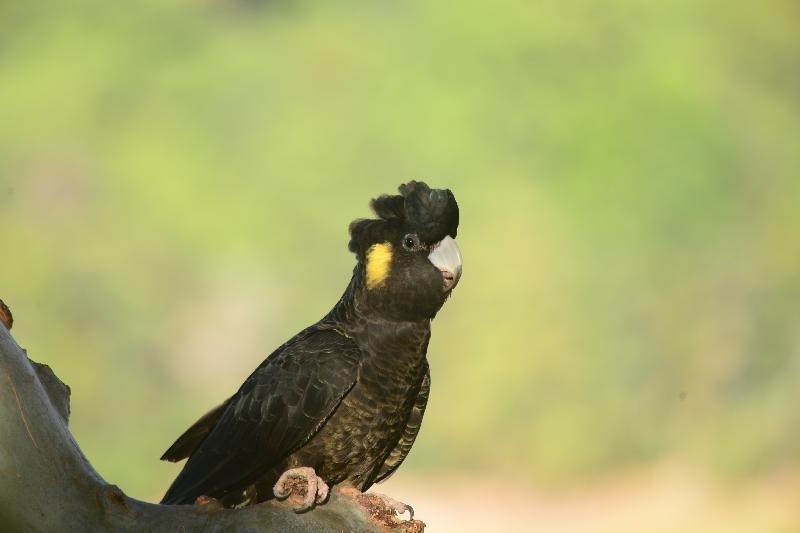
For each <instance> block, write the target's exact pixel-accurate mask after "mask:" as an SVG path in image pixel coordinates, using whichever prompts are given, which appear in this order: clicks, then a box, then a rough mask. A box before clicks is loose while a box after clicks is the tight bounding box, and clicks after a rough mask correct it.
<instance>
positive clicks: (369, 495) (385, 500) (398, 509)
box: [360, 492, 414, 521]
mask: <svg viewBox="0 0 800 533" xmlns="http://www.w3.org/2000/svg"><path fill="white" fill-rule="evenodd" d="M360 498H364V499H367V500H372V502H371V503H374V499H377V500H379V501H380V503H381V504H383V507H384V508H387V509H389V510H391V511H394V512H395V513H396V514H397V515H398V516H402V515H403V514H405V513H406V511H408V519H409V520H411V521H413V520H414V508H413V507H411V506H410V505H408V504H407V503H403V502H401V501H398V500H395V499H394V498H392V497H391V496H387V495H386V494H381V493H379V492H365V493H362V494H361V496H360Z"/></svg>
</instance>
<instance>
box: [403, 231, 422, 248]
mask: <svg viewBox="0 0 800 533" xmlns="http://www.w3.org/2000/svg"><path fill="white" fill-rule="evenodd" d="M417 246H419V238H417V236H416V235H411V234H409V235H406V236H405V237H403V248H405V249H406V250H409V251H411V250H414V249H415V248H416V247H417Z"/></svg>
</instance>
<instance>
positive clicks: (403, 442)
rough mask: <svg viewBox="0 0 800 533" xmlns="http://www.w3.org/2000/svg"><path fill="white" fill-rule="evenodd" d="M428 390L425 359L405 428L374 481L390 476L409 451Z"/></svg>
mask: <svg viewBox="0 0 800 533" xmlns="http://www.w3.org/2000/svg"><path fill="white" fill-rule="evenodd" d="M430 391H431V371H430V369H429V368H428V362H427V361H425V375H424V376H423V378H422V384H421V385H420V388H419V392H418V393H417V399H416V401H415V402H414V407H413V408H412V409H411V413H410V414H409V415H408V422H406V428H405V429H404V430H403V435H402V436H401V437H400V440H399V441H398V442H397V445H396V446H395V447H394V449H393V450H392V452H391V453H390V454H389V457H387V458H386V460H385V461H384V462H383V466H381V469H380V470H379V471H378V475H377V476H376V477H375V483H377V482H379V481H383V480H384V479H386V478H388V477H389V476H391V475H392V474H393V473H394V471H395V470H397V467H399V466H400V464H401V463H402V462H403V460H404V459H405V458H406V456H407V455H408V452H410V451H411V446H413V445H414V440H415V439H416V438H417V433H419V428H420V426H421V425H422V416H423V415H424V414H425V406H427V405H428V394H429V393H430Z"/></svg>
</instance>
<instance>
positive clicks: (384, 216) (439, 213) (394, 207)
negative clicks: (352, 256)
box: [349, 181, 458, 257]
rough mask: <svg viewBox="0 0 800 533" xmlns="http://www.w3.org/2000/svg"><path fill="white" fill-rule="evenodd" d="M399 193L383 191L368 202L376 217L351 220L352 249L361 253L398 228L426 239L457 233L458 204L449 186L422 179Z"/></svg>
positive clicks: (405, 185) (423, 239)
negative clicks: (437, 186) (436, 186)
mask: <svg viewBox="0 0 800 533" xmlns="http://www.w3.org/2000/svg"><path fill="white" fill-rule="evenodd" d="M398 191H399V192H400V194H399V195H388V194H383V195H381V196H379V197H378V198H373V199H372V201H370V203H369V205H370V207H371V208H372V210H373V211H374V212H375V214H376V215H377V216H378V217H379V218H377V219H363V218H362V219H358V220H354V221H353V222H352V223H351V224H350V244H349V248H350V251H351V252H353V253H356V254H359V256H362V257H363V255H364V254H365V253H366V251H367V249H368V248H369V247H370V246H372V245H373V244H375V243H378V242H384V241H386V240H388V239H389V238H390V237H391V236H392V235H393V234H395V233H397V232H399V231H407V232H413V233H416V234H417V235H418V236H419V238H420V240H421V241H423V242H425V243H431V244H432V243H435V242H439V241H440V240H442V239H443V238H445V237H446V236H447V235H450V236H451V237H453V238H455V237H456V232H457V231H458V204H457V203H456V199H455V196H453V193H452V192H450V189H431V188H430V187H428V185H426V184H425V183H424V182H422V181H409V182H408V183H404V184H403V185H400V187H398Z"/></svg>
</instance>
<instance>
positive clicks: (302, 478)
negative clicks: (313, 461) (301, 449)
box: [272, 466, 329, 513]
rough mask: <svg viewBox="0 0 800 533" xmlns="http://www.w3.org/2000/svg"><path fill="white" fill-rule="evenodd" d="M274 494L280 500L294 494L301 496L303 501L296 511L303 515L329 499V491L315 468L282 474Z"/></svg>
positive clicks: (293, 469)
mask: <svg viewBox="0 0 800 533" xmlns="http://www.w3.org/2000/svg"><path fill="white" fill-rule="evenodd" d="M303 491H305V494H303ZM272 492H273V494H275V497H276V498H278V499H279V500H284V499H286V498H288V497H289V496H290V495H292V494H297V495H298V496H301V497H302V498H303V500H302V502H301V503H300V504H299V505H297V506H295V508H294V511H295V512H296V513H302V512H304V511H307V510H309V509H311V508H312V507H313V506H314V505H316V504H319V503H322V502H324V501H325V500H326V499H327V498H328V492H329V489H328V485H327V484H326V483H325V481H323V480H322V478H321V477H319V476H318V475H317V473H316V472H315V471H314V469H313V468H310V467H307V466H303V467H299V468H290V469H289V470H287V471H286V472H284V473H283V474H281V477H280V478H279V479H278V482H277V483H275V486H274V487H273V488H272Z"/></svg>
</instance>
